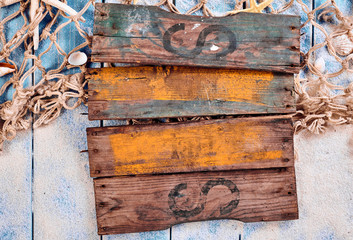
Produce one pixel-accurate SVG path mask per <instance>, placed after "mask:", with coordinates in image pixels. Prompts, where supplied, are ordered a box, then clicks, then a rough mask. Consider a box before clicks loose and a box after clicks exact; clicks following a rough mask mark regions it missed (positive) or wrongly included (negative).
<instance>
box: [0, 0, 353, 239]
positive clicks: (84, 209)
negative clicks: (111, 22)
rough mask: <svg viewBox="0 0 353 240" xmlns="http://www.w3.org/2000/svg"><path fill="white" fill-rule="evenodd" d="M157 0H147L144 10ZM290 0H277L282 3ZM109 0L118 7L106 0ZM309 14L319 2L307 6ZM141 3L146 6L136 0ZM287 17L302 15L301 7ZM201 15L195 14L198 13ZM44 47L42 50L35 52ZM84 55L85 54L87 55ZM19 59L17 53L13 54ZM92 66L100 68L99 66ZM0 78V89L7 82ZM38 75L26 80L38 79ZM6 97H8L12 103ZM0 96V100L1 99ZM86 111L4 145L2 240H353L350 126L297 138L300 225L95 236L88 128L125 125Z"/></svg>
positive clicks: (65, 42)
mask: <svg viewBox="0 0 353 240" xmlns="http://www.w3.org/2000/svg"><path fill="white" fill-rule="evenodd" d="M157 1H158V0H148V1H146V2H148V3H149V4H153V3H156V2H157ZM288 1H289V0H287V1H285V0H275V2H274V4H275V5H276V4H277V5H280V4H284V3H285V2H288ZM106 2H116V1H113V0H111V1H108V0H106ZM196 2H197V0H176V5H177V6H178V8H179V9H181V10H183V11H184V12H186V11H187V10H188V9H190V7H191V6H193V5H195V4H196ZM304 2H305V3H306V4H307V5H308V7H309V9H313V8H315V7H317V6H319V5H320V4H322V3H323V2H324V0H316V1H315V2H314V1H309V0H305V1H304ZM337 2H338V3H339V7H340V8H341V10H342V11H343V12H344V14H346V15H352V1H346V0H340V1H337ZM68 3H69V5H70V6H72V7H73V8H74V9H76V10H80V9H81V8H82V7H83V6H84V4H85V3H86V1H85V0H68ZM139 3H144V1H143V0H140V1H139ZM234 3H235V0H226V1H222V0H209V3H207V6H208V7H209V8H210V9H211V10H212V11H213V12H215V13H216V14H219V15H220V14H222V13H224V12H225V11H228V10H231V9H232V8H233V7H234ZM17 8H18V6H17V5H14V6H11V7H7V8H1V9H0V19H3V18H4V17H5V16H7V15H8V14H10V13H11V12H13V11H15V10H16V9H17ZM285 13H287V14H300V15H301V16H302V21H303V22H304V21H305V20H306V14H304V13H303V12H302V11H301V7H300V5H299V4H298V3H295V6H294V7H292V8H290V9H289V10H288V11H287V12H285ZM196 14H199V13H196ZM84 17H85V18H86V20H87V21H86V23H84V24H82V25H81V26H82V27H83V28H84V29H85V30H86V31H88V32H89V33H92V26H93V8H90V9H89V11H87V13H86V14H85V15H84ZM22 24H23V22H21V19H20V18H18V20H16V21H12V22H11V23H10V24H8V25H6V28H5V29H6V31H7V33H9V35H12V34H14V33H15V31H16V29H18V28H19V27H20V26H21V25H22ZM303 32H305V35H304V36H302V39H301V48H302V50H304V51H307V50H308V49H309V48H310V46H312V45H313V44H314V43H318V42H321V41H323V40H324V38H323V35H322V34H321V33H320V32H318V31H313V29H312V27H311V25H308V26H307V27H305V28H304V29H303ZM82 41H83V40H82V38H81V37H80V36H79V35H78V33H76V32H75V27H74V26H73V25H69V26H67V27H66V28H65V29H64V30H63V31H61V32H60V34H59V36H58V42H59V44H60V46H62V47H63V48H64V50H66V51H69V50H71V49H72V48H73V47H74V46H76V45H78V44H79V43H81V42H82ZM46 46H48V45H47V43H44V44H41V45H40V49H39V51H38V52H37V54H38V53H39V52H40V51H41V49H44V48H45V47H46ZM85 51H86V52H88V49H85ZM320 56H323V57H324V58H325V59H326V60H327V61H328V62H327V63H326V68H327V69H328V70H329V71H334V70H335V69H337V68H338V67H339V66H337V64H334V61H332V62H330V61H331V59H332V57H330V56H328V54H327V53H326V52H325V51H324V50H322V51H321V50H320V51H319V52H318V53H317V56H316V57H320ZM12 57H13V59H15V60H16V61H18V62H20V61H21V51H20V50H19V51H17V52H15V53H14V55H13V56H12ZM61 60H62V56H60V55H59V54H57V52H56V49H53V50H52V51H50V52H49V53H47V54H46V55H45V58H44V59H43V62H44V64H45V67H47V68H48V69H53V68H56V67H58V64H60V63H61ZM96 66H97V65H96ZM6 79H8V78H6V77H4V78H0V86H1V85H2V84H3V83H4V81H6ZM352 79H353V78H352V75H348V74H345V75H343V76H340V77H338V78H336V79H334V80H333V81H334V82H335V83H336V84H341V85H344V86H346V85H348V83H349V82H352V81H353V80H352ZM38 80H39V76H38V73H36V74H34V75H33V76H31V77H30V79H28V82H29V83H30V82H32V81H38ZM10 96H11V91H10V92H9V93H8V94H7V96H6V97H7V98H10ZM4 100H5V99H4V98H2V99H0V101H1V102H2V101H4ZM86 112H87V108H86V107H85V106H80V107H79V108H78V109H76V110H74V111H64V112H63V114H62V115H61V117H60V118H59V119H58V120H56V121H55V122H53V123H52V124H50V125H48V126H45V127H41V128H38V129H34V130H29V131H26V132H21V133H19V134H18V136H17V138H16V140H15V141H13V142H11V143H7V144H5V150H4V152H3V153H1V155H0V179H1V182H0V239H1V240H10V239H11V240H12V239H33V238H34V239H50V240H51V239H82V240H88V239H104V240H108V239H109V240H123V239H124V240H147V239H148V240H154V239H156V240H157V239H158V240H159V239H160V240H164V239H175V240H184V239H185V240H186V239H188V240H193V239H197V240H203V239H210V240H212V239H217V240H228V239H229V240H230V239H231V240H238V239H255V240H256V239H259V240H263V239H264V240H267V239H300V240H303V239H350V240H351V239H353V230H352V229H353V227H352V226H353V200H352V199H353V187H352V182H353V173H352V169H353V168H352V162H353V161H352V160H353V152H352V151H351V149H352V148H353V137H352V136H353V127H352V126H341V127H335V128H331V129H329V130H328V132H327V133H326V134H324V135H321V136H312V135H307V134H303V133H301V134H299V135H297V136H295V146H296V148H297V154H298V155H297V162H296V171H297V188H298V198H299V214H300V219H299V220H296V221H286V222H269V223H247V224H243V223H241V222H238V221H233V220H231V221H228V220H223V221H208V222H197V223H187V224H181V225H177V226H174V227H172V228H170V229H168V230H165V231H158V232H147V233H136V234H122V235H113V236H103V237H101V236H98V235H97V233H96V219H95V207H94V195H93V182H92V179H91V178H90V177H89V169H88V168H89V166H88V156H87V153H80V150H84V149H87V146H86V133H85V130H86V127H90V126H108V125H114V124H115V125H116V124H123V122H117V121H104V122H103V121H101V122H100V121H96V122H89V121H88V119H87V116H85V115H81V113H86Z"/></svg>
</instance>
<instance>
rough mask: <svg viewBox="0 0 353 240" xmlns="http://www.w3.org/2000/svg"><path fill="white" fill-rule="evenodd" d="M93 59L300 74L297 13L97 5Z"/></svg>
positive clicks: (98, 60) (298, 19)
mask: <svg viewBox="0 0 353 240" xmlns="http://www.w3.org/2000/svg"><path fill="white" fill-rule="evenodd" d="M94 21H95V23H94V36H93V44H92V61H94V62H122V63H138V64H147V65H180V66H181V65H183V66H204V67H226V68H237V69H255V70H267V71H278V72H289V73H298V72H299V70H300V54H299V53H300V50H299V49H300V41H299V37H300V18H299V16H285V15H269V14H256V13H239V14H236V15H234V16H228V17H220V18H216V17H213V18H207V17H199V16H187V15H178V14H173V13H168V12H166V11H164V10H162V9H160V8H158V7H154V6H137V5H120V4H107V3H104V4H99V3H97V4H96V11H95V19H94Z"/></svg>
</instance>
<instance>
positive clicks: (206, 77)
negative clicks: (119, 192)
mask: <svg viewBox="0 0 353 240" xmlns="http://www.w3.org/2000/svg"><path fill="white" fill-rule="evenodd" d="M86 78H87V79H88V80H89V90H90V92H91V94H90V97H89V100H88V106H89V118H90V119H91V120H96V119H131V118H161V117H183V116H210V115H230V114H259V113H293V112H295V106H294V103H295V99H294V96H293V95H294V94H293V92H292V91H293V89H294V81H293V74H285V73H273V72H264V71H253V70H234V69H212V68H192V67H172V66H168V67H117V68H101V69H89V71H88V74H87V75H86Z"/></svg>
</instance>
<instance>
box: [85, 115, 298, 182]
mask: <svg viewBox="0 0 353 240" xmlns="http://www.w3.org/2000/svg"><path fill="white" fill-rule="evenodd" d="M87 141H88V152H89V158H90V171H91V176H92V177H102V176H114V175H135V174H154V173H175V172H193V171H207V170H230V169H253V168H270V167H288V166H292V165H293V130H292V123H291V118H290V117H288V116H277V117H256V118H235V119H223V120H210V121H201V122H188V123H174V124H173V123H170V124H159V125H158V124H155V125H133V126H119V127H105V128H88V129H87Z"/></svg>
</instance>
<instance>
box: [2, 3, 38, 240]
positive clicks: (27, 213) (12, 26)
mask: <svg viewBox="0 0 353 240" xmlns="http://www.w3.org/2000/svg"><path fill="white" fill-rule="evenodd" d="M19 6H20V4H19V3H16V4H13V5H10V6H7V7H0V26H1V34H5V35H4V36H6V40H7V41H9V40H10V39H11V38H12V37H13V36H15V35H16V33H17V31H18V30H20V29H21V28H22V26H23V25H24V24H25V22H24V19H23V17H21V15H20V16H19V17H16V18H15V19H13V20H11V21H9V22H7V23H4V22H3V21H2V20H3V19H5V18H7V17H9V16H10V15H12V14H14V13H15V12H17V11H18V9H19ZM3 40H5V39H2V40H1V43H0V51H1V50H3V42H2V41H3ZM11 47H13V48H14V46H11ZM24 52H25V48H24V45H23V44H22V45H20V46H18V48H17V49H15V50H14V51H13V52H12V53H11V55H10V59H11V60H12V61H14V62H15V64H17V67H18V68H20V67H21V63H22V61H23V58H24ZM2 62H4V60H2ZM26 63H27V64H26V65H25V66H24V67H25V71H28V70H29V69H30V68H31V67H32V66H33V64H32V61H28V62H26ZM12 78H14V75H13V74H8V75H5V76H2V77H0V88H1V87H2V86H3V84H5V83H6V82H8V81H13V80H12ZM32 80H33V78H32V76H31V74H29V76H27V78H26V79H25V80H24V87H26V88H27V87H30V86H31V83H32ZM14 93H15V90H14V89H13V88H12V87H11V86H10V87H8V88H7V89H6V91H5V93H4V94H3V95H2V96H0V105H1V104H2V103H5V102H6V101H9V100H12V96H13V94H14ZM2 110H3V109H2ZM3 123H4V121H3V120H2V119H0V129H1V130H2V125H3ZM32 138H33V135H32V131H31V126H30V127H29V129H27V130H26V131H18V132H17V133H16V137H15V139H14V140H12V141H6V142H5V144H4V148H3V151H0V179H1V184H0V239H1V240H10V239H31V236H32V230H31V227H32V224H33V222H32V202H31V200H32Z"/></svg>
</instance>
